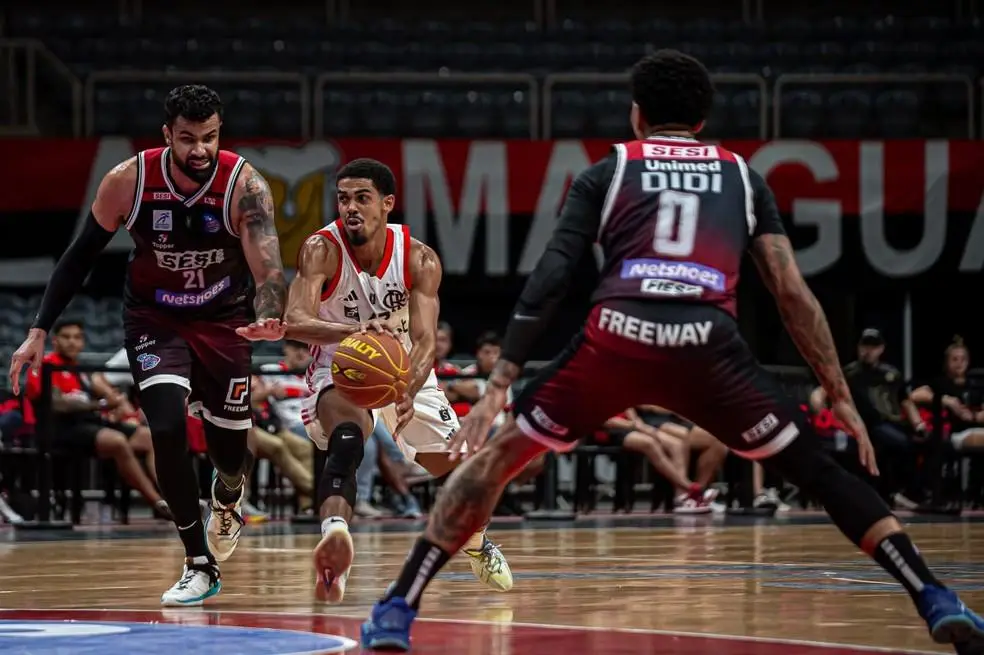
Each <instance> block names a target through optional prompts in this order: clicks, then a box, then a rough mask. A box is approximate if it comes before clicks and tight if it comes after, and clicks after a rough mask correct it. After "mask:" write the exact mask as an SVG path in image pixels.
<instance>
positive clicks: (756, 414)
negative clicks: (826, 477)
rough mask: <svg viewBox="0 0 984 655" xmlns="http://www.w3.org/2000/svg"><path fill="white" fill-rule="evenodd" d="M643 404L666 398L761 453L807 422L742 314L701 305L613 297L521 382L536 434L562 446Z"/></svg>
mask: <svg viewBox="0 0 984 655" xmlns="http://www.w3.org/2000/svg"><path fill="white" fill-rule="evenodd" d="M637 405H659V406H661V407H666V408H667V409H669V410H671V411H672V412H674V413H675V414H679V415H680V416H682V417H684V418H686V419H688V420H690V421H693V422H694V423H695V424H697V425H698V426H700V427H702V428H704V429H705V430H707V431H708V432H710V433H711V434H713V435H714V436H715V437H717V438H718V439H719V440H720V441H721V442H723V443H724V444H725V445H727V446H728V447H729V448H731V449H732V450H734V451H735V452H736V453H738V454H739V455H742V456H744V457H748V458H750V459H762V458H765V457H769V456H771V455H774V454H776V453H777V452H779V451H781V450H782V449H783V448H785V447H786V446H787V445H789V443H791V442H792V441H793V440H794V439H795V438H796V437H797V435H799V433H800V430H801V429H802V428H803V426H802V425H800V423H799V422H800V421H801V415H800V412H798V411H797V405H796V403H795V402H793V401H792V399H790V398H789V397H788V396H786V394H785V392H784V391H783V390H782V387H780V385H779V382H778V380H777V379H776V378H775V377H774V376H773V375H772V374H771V373H769V372H768V371H766V370H765V369H764V368H762V366H760V365H759V363H758V362H757V361H756V360H755V357H754V356H753V355H752V353H751V350H750V349H749V348H748V345H747V344H746V343H745V341H744V340H743V339H742V338H741V335H740V334H739V333H738V326H737V324H736V323H735V321H734V319H733V318H732V317H731V316H729V315H727V314H725V313H724V312H722V311H721V310H719V309H715V308H713V307H709V306H706V305H698V304H685V303H653V302H644V301H638V300H628V299H626V300H608V301H604V302H602V303H600V304H598V305H596V306H595V307H594V308H593V309H592V310H591V313H590V314H589V316H588V319H587V321H586V322H585V325H584V328H583V329H582V331H581V332H580V334H578V335H577V336H576V337H575V338H574V339H573V341H572V342H571V343H570V345H569V346H568V347H567V348H566V349H565V350H564V352H562V353H561V354H560V355H559V356H558V357H557V358H556V359H555V360H554V361H552V362H551V363H550V364H549V365H547V366H546V367H544V368H543V369H542V370H541V371H540V372H539V373H538V374H537V375H536V377H535V378H533V379H532V380H531V381H530V382H529V384H527V385H526V387H525V388H524V389H523V390H522V392H521V393H520V394H519V397H518V398H517V400H516V402H515V404H514V410H513V411H514V413H515V415H516V421H517V423H518V424H519V427H520V428H521V429H522V430H523V432H524V434H526V435H527V436H528V437H530V438H532V439H535V440H537V441H539V442H541V443H543V444H544V445H546V446H548V447H550V448H552V449H554V450H558V451H564V450H569V449H572V448H573V447H574V446H575V445H576V443H577V441H578V440H579V439H581V438H583V437H586V436H588V435H589V434H591V433H592V432H593V431H594V430H596V429H598V428H599V427H600V426H601V425H602V423H604V422H605V421H606V420H608V419H609V418H611V417H612V416H615V415H616V414H619V413H620V412H623V411H625V410H626V409H627V408H629V407H635V406H637Z"/></svg>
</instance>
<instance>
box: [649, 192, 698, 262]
mask: <svg viewBox="0 0 984 655" xmlns="http://www.w3.org/2000/svg"><path fill="white" fill-rule="evenodd" d="M699 214H700V196H698V195H697V194H695V193H686V192H685V191H673V190H671V189H667V190H665V191H661V192H660V194H659V208H658V209H657V210H656V233H655V235H653V250H655V251H656V252H657V253H658V254H660V255H667V256H669V257H689V256H690V255H691V254H692V253H693V251H694V243H695V241H696V239H697V216H698V215H699Z"/></svg>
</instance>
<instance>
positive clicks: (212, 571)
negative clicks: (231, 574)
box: [161, 557, 222, 607]
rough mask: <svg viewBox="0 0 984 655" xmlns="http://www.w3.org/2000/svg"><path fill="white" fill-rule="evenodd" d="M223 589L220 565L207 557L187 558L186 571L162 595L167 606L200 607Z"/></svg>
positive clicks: (162, 603) (162, 599)
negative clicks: (211, 561)
mask: <svg viewBox="0 0 984 655" xmlns="http://www.w3.org/2000/svg"><path fill="white" fill-rule="evenodd" d="M221 590H222V581H221V580H220V579H219V567H217V566H216V565H215V564H211V563H209V561H208V559H207V558H205V557H196V558H194V559H192V558H190V557H188V558H186V559H185V565H184V573H182V575H181V579H179V580H178V581H177V582H175V583H174V586H173V587H171V588H170V589H168V590H167V591H165V592H164V595H162V596H161V605H164V606H165V607H198V606H199V605H201V604H202V603H204V602H205V599H206V598H211V597H212V596H214V595H215V594H217V593H219V592H220V591H221Z"/></svg>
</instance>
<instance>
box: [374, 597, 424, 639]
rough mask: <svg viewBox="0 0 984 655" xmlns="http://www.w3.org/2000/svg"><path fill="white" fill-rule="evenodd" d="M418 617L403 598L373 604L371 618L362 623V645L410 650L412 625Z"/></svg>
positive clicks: (415, 611)
mask: <svg viewBox="0 0 984 655" xmlns="http://www.w3.org/2000/svg"><path fill="white" fill-rule="evenodd" d="M416 617H417V610H415V609H411V607H410V606H409V605H407V601H406V600H404V599H403V598H390V599H389V600H388V601H386V602H378V603H376V604H375V605H373V608H372V612H370V614H369V620H368V621H366V622H365V623H363V624H362V647H363V648H369V649H371V650H392V651H398V652H401V653H405V652H407V651H408V650H410V626H411V625H412V624H413V620H414V619H415V618H416Z"/></svg>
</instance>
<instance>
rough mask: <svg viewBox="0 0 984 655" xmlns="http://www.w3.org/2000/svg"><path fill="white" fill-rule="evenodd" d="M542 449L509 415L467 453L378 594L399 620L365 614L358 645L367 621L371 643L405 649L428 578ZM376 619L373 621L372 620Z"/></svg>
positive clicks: (374, 610)
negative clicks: (397, 571) (404, 557)
mask: <svg viewBox="0 0 984 655" xmlns="http://www.w3.org/2000/svg"><path fill="white" fill-rule="evenodd" d="M545 450H546V448H545V447H544V446H543V445H541V444H540V443H538V442H536V441H533V440H532V439H529V438H528V437H526V436H525V435H524V434H523V433H522V432H521V431H520V429H519V427H518V426H517V425H516V422H515V420H514V419H513V418H511V417H510V418H509V419H508V420H507V421H506V423H505V424H504V425H503V426H502V427H501V428H500V429H499V430H498V431H497V432H496V434H495V436H494V437H493V438H492V439H490V440H489V442H488V444H486V445H485V446H484V447H483V448H482V449H481V450H480V451H478V453H476V454H475V455H473V456H471V457H469V458H468V459H466V460H465V462H464V463H463V464H462V465H461V466H460V467H458V468H457V469H456V470H455V471H454V472H453V473H452V474H451V477H450V478H448V481H447V482H446V483H445V485H444V488H443V490H442V493H441V495H440V496H439V497H438V499H437V502H436V503H435V505H434V509H433V510H432V511H431V513H430V518H429V519H428V521H427V529H426V530H425V531H424V534H423V536H422V537H421V538H420V539H418V540H417V543H416V544H414V547H413V549H412V550H411V551H410V555H409V557H407V560H406V562H404V564H403V569H402V570H401V571H400V575H399V577H398V578H397V579H396V582H394V583H393V584H392V585H390V587H389V589H387V590H386V594H385V595H384V597H383V599H382V600H381V601H380V602H379V603H377V605H376V607H375V608H374V609H373V612H374V613H375V612H376V611H377V610H378V609H380V607H382V608H384V609H383V610H382V612H383V614H386V612H388V611H389V610H388V609H386V608H393V611H394V612H398V613H401V614H403V615H405V616H403V617H402V618H401V621H400V625H399V626H397V625H393V626H392V627H390V625H389V620H388V619H387V618H386V617H385V616H381V617H376V618H370V621H368V622H367V623H365V624H363V645H366V642H365V640H366V629H367V626H370V625H371V629H372V631H373V639H372V644H371V647H373V648H382V647H387V648H394V649H398V650H408V649H409V647H410V643H409V636H408V634H407V630H408V625H409V622H410V621H412V619H413V617H415V616H416V613H417V607H418V606H419V603H420V597H421V595H422V594H423V592H424V589H426V587H427V585H428V583H430V581H431V580H432V579H433V578H434V576H436V575H437V574H438V572H439V571H440V570H441V569H442V568H443V567H444V565H445V564H447V563H448V560H450V559H451V556H452V555H453V554H454V553H456V552H457V551H458V550H460V549H461V547H462V546H464V545H465V543H466V542H467V541H468V539H469V537H471V536H472V535H473V534H475V532H476V531H477V530H478V529H479V528H481V527H482V526H483V525H484V524H485V523H486V522H487V521H488V519H489V517H490V516H491V515H492V510H493V509H495V506H496V503H498V502H499V498H500V497H501V496H502V492H503V490H504V489H505V488H506V485H507V484H509V482H510V481H511V480H512V479H513V478H515V477H516V476H517V475H519V473H520V472H521V471H522V470H523V469H524V468H525V467H526V465H527V464H529V462H530V461H532V460H533V459H534V458H536V457H537V456H539V455H540V454H541V453H543V452H544V451H545ZM377 618H378V619H379V620H380V622H379V623H375V621H376V619H377Z"/></svg>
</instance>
